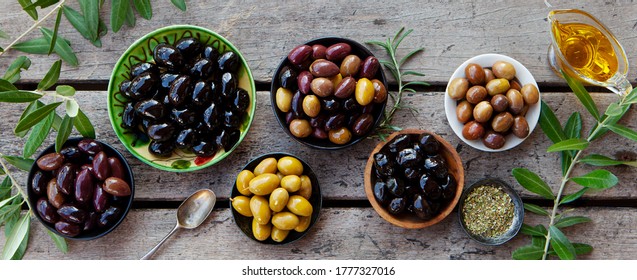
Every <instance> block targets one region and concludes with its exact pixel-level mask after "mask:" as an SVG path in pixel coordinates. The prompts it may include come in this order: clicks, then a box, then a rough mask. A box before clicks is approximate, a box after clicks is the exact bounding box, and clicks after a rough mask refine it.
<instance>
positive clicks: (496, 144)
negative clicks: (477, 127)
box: [482, 131, 506, 149]
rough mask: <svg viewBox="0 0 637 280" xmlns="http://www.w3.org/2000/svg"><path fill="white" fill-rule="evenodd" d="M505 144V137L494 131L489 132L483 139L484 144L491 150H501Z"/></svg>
mask: <svg viewBox="0 0 637 280" xmlns="http://www.w3.org/2000/svg"><path fill="white" fill-rule="evenodd" d="M505 142H506V140H505V139H504V136H502V134H500V133H497V132H494V131H489V132H487V134H485V135H484V138H482V143H483V144H484V145H485V146H487V147H489V148H491V149H500V148H502V147H503V146H504V143H505Z"/></svg>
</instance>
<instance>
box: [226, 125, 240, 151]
mask: <svg viewBox="0 0 637 280" xmlns="http://www.w3.org/2000/svg"><path fill="white" fill-rule="evenodd" d="M225 131H226V134H228V143H227V144H226V146H224V147H223V149H224V150H226V151H229V150H230V149H232V147H234V145H236V144H237V142H239V138H241V131H239V129H236V128H229V127H226V129H225Z"/></svg>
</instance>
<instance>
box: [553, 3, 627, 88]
mask: <svg viewBox="0 0 637 280" xmlns="http://www.w3.org/2000/svg"><path fill="white" fill-rule="evenodd" d="M548 21H549V23H550V24H551V45H550V46H549V52H548V60H549V64H550V65H551V67H552V68H553V70H554V71H555V72H556V73H558V75H559V76H562V74H561V73H560V70H561V71H563V72H564V73H566V74H567V75H569V76H571V77H573V78H577V79H579V80H581V81H582V82H584V83H588V84H591V85H596V86H602V87H605V88H608V89H609V90H611V91H612V92H614V93H617V94H619V95H620V96H622V97H623V96H625V95H626V94H628V93H629V92H630V91H631V90H632V89H633V87H632V86H631V85H630V82H629V81H628V79H627V72H628V60H627V58H626V53H625V52H624V48H622V46H621V44H619V42H618V41H617V39H616V38H615V36H614V35H613V34H612V33H611V32H610V31H609V30H608V28H606V26H604V25H603V24H602V23H601V22H600V21H599V20H597V19H596V18H595V17H593V16H592V15H590V14H588V13H587V12H584V11H582V10H575V9H568V10H552V11H550V12H549V15H548Z"/></svg>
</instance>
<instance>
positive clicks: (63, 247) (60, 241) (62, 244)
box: [46, 230, 69, 254]
mask: <svg viewBox="0 0 637 280" xmlns="http://www.w3.org/2000/svg"><path fill="white" fill-rule="evenodd" d="M46 233H47V234H48V235H49V237H51V240H53V243H55V247H58V249H59V250H60V252H62V253H65V254H66V253H67V252H68V251H69V246H68V245H67V244H66V239H64V237H62V236H59V235H57V234H55V233H53V232H52V231H50V230H46Z"/></svg>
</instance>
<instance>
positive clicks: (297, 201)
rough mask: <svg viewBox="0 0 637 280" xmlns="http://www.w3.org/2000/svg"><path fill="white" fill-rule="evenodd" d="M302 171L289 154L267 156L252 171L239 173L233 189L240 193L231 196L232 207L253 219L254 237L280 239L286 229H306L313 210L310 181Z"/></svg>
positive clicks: (297, 162)
mask: <svg viewBox="0 0 637 280" xmlns="http://www.w3.org/2000/svg"><path fill="white" fill-rule="evenodd" d="M303 172H304V170H303V164H302V163H301V161H299V160H298V159H296V158H294V157H291V156H284V157H282V158H280V159H278V160H277V159H276V158H274V157H269V158H266V159H263V160H262V161H261V162H259V164H258V165H257V166H256V167H255V168H254V170H247V169H246V170H243V171H241V172H239V174H238V175H237V181H236V188H237V191H239V193H240V194H241V195H238V196H235V197H233V198H231V201H232V208H234V209H235V210H236V211H237V212H238V213H239V214H241V215H243V216H245V217H252V218H253V219H252V234H253V236H254V238H255V239H257V240H259V241H265V240H267V239H268V238H271V239H272V240H273V241H275V242H282V241H283V240H285V238H286V237H287V236H288V234H289V233H290V231H292V230H293V231H296V232H304V231H306V230H307V229H308V227H309V226H310V222H311V220H312V213H313V212H314V208H313V207H312V204H311V203H310V199H311V197H312V181H311V179H310V177H309V176H307V175H304V173H303Z"/></svg>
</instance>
